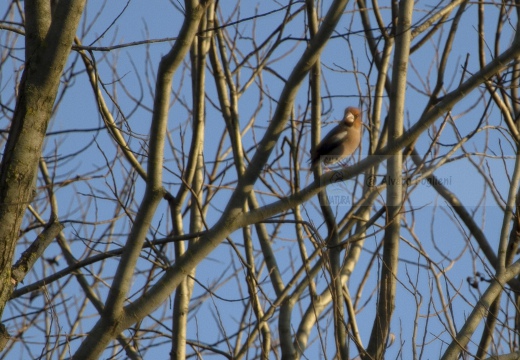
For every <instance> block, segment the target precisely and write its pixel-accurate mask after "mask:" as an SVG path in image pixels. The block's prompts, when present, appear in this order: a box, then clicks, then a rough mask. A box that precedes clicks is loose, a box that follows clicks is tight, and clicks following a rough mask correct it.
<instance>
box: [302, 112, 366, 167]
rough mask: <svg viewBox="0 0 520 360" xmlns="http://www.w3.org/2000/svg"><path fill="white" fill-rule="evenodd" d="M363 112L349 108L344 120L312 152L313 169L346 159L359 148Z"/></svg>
mask: <svg viewBox="0 0 520 360" xmlns="http://www.w3.org/2000/svg"><path fill="white" fill-rule="evenodd" d="M361 125H362V123H361V112H360V111H359V109H358V108H355V107H352V106H349V107H348V108H346V109H345V116H344V117H343V120H341V122H340V123H339V124H338V125H337V126H336V127H335V128H334V129H332V130H331V131H330V132H329V133H328V134H327V135H325V137H324V138H323V139H322V140H321V141H320V143H319V144H318V145H317V146H316V148H315V149H314V150H313V151H311V159H310V162H311V167H312V168H314V167H316V166H318V164H319V163H320V161H323V164H325V165H330V164H334V163H336V162H338V161H340V160H341V159H344V158H346V157H347V156H349V155H352V153H353V152H354V151H355V150H356V149H357V148H358V146H359V143H360V142H361Z"/></svg>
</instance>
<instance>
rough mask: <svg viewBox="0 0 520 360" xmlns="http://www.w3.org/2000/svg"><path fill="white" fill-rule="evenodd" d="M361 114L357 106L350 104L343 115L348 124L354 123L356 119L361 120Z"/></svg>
mask: <svg viewBox="0 0 520 360" xmlns="http://www.w3.org/2000/svg"><path fill="white" fill-rule="evenodd" d="M360 115H361V111H359V109H358V108H357V107H353V106H349V107H348V108H346V109H345V115H344V116H343V122H344V123H345V125H347V126H352V125H354V122H355V121H356V119H357V120H358V121H360V119H359V117H360Z"/></svg>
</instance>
